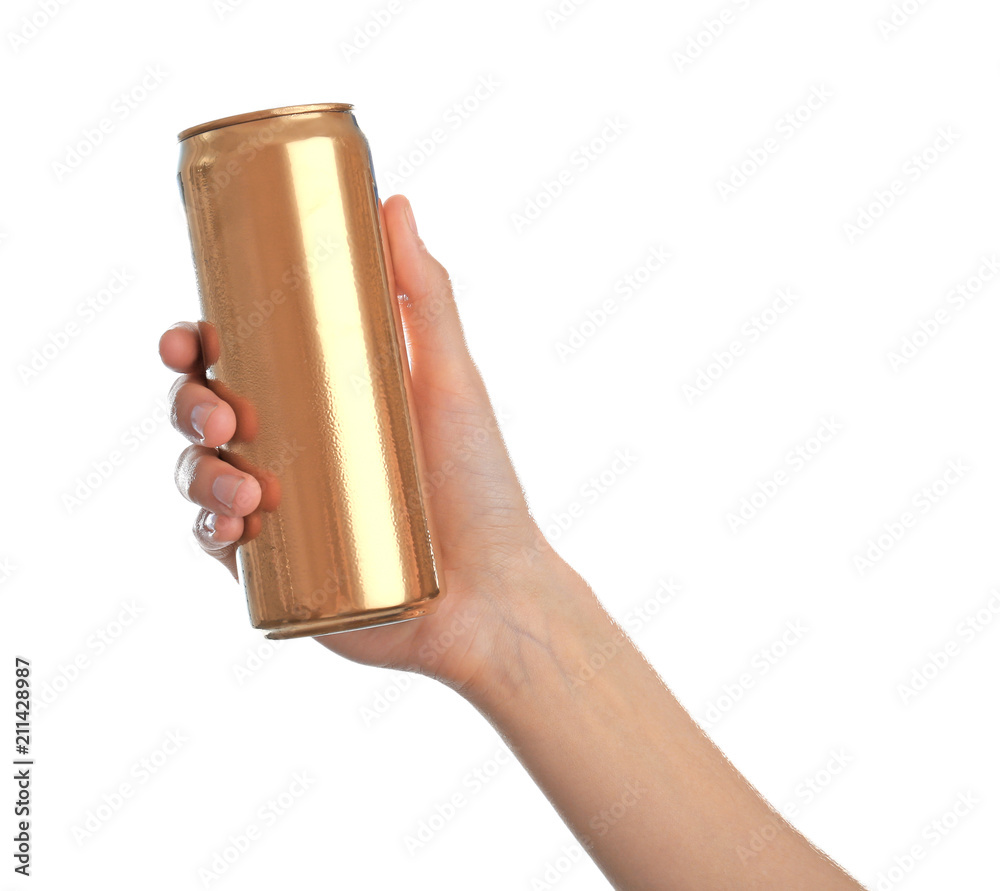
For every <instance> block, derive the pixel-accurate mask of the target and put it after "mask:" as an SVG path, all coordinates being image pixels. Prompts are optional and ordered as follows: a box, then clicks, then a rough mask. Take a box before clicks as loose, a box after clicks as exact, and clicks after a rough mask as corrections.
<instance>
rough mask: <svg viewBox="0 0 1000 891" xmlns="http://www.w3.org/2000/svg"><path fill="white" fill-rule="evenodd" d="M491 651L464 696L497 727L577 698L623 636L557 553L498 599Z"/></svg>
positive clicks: (523, 575)
mask: <svg viewBox="0 0 1000 891" xmlns="http://www.w3.org/2000/svg"><path fill="white" fill-rule="evenodd" d="M493 613H494V614H493V616H492V622H491V625H492V626H493V627H492V632H491V635H490V646H489V647H488V649H487V652H486V654H485V655H484V656H483V658H482V659H481V660H480V662H479V664H478V665H477V669H476V671H475V672H474V673H473V674H472V675H471V676H470V677H469V679H468V682H467V683H466V684H465V685H463V687H462V689H461V690H460V692H461V694H462V695H463V696H464V697H465V698H466V699H467V700H468V701H469V702H470V703H472V704H473V705H474V706H475V707H476V708H477V709H479V711H481V712H483V713H484V714H485V715H486V716H487V717H489V718H491V719H501V718H502V716H503V715H504V714H505V713H507V712H509V711H515V710H518V709H522V708H524V707H526V706H527V705H528V704H529V703H530V704H531V705H532V707H537V705H538V704H542V703H544V702H545V701H546V700H547V699H549V698H551V697H552V696H558V695H560V694H561V693H565V692H566V690H567V688H569V689H570V692H571V691H572V688H573V687H574V686H575V682H574V678H575V677H576V675H577V674H579V673H580V670H581V666H583V665H584V664H586V662H587V660H588V657H589V656H590V655H591V654H592V653H593V652H595V651H597V650H598V649H599V647H600V646H601V644H602V643H604V642H606V641H607V640H609V639H611V638H613V637H615V636H617V634H619V633H620V629H619V628H618V627H617V626H616V625H615V623H614V622H613V621H612V620H611V619H610V617H609V616H608V615H607V613H606V612H605V611H604V609H603V607H602V606H601V604H600V603H599V601H598V600H597V597H596V596H595V595H594V592H593V590H592V589H591V588H590V586H589V585H588V584H587V583H586V582H585V581H584V580H583V578H582V577H581V576H580V575H579V574H578V573H577V572H576V571H575V570H574V569H573V568H572V567H570V566H569V564H567V563H566V562H565V561H564V560H563V559H562V558H560V557H559V556H558V555H557V554H555V553H554V552H552V551H549V552H548V553H547V554H546V555H545V556H544V557H540V558H538V559H537V560H536V561H533V565H532V566H531V567H530V569H528V570H527V571H526V572H524V573H521V574H519V576H518V578H517V579H516V581H512V583H511V589H510V590H509V591H508V592H507V593H506V595H505V596H500V597H498V598H496V601H495V608H494V610H493Z"/></svg>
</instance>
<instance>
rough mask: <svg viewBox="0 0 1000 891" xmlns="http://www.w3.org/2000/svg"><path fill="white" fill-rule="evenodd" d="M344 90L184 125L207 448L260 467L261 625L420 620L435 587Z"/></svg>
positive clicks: (254, 560) (250, 574) (249, 565)
mask: <svg viewBox="0 0 1000 891" xmlns="http://www.w3.org/2000/svg"><path fill="white" fill-rule="evenodd" d="M351 108H352V106H350V105H346V104H330V105H310V106H294V107H290V108H280V109H271V110H268V111H262V112H253V113H251V114H246V115H237V116H234V117H230V118H224V119H222V120H219V121H213V122H210V123H208V124H202V125H200V126H198V127H192V128H190V129H189V130H185V131H184V132H182V133H181V134H180V137H179V138H180V140H181V159H180V172H179V176H178V178H179V181H180V186H181V194H182V197H183V200H184V205H185V209H186V214H187V220H188V227H189V230H190V234H191V245H192V249H193V254H194V261H195V268H196V270H197V274H198V285H199V291H200V295H201V305H202V314H203V321H202V322H201V323H200V327H201V338H202V350H203V353H204V356H205V362H206V365H207V376H208V379H209V380H208V385H209V386H210V387H211V388H212V389H213V390H214V391H215V392H216V393H217V394H218V395H219V396H220V397H221V398H223V399H225V400H226V401H228V402H229V403H230V404H231V405H232V406H233V408H234V410H235V412H236V416H237V430H236V434H235V436H234V437H233V439H232V441H231V442H230V443H228V444H227V445H226V446H224V447H222V448H221V449H220V450H219V451H220V456H221V457H223V458H224V459H225V460H227V461H229V462H230V463H232V464H233V465H235V466H236V467H239V468H240V469H242V470H245V471H247V472H249V473H252V474H254V475H255V476H256V477H257V478H258V479H259V480H260V481H261V488H262V490H263V496H262V501H261V506H260V508H258V510H256V511H255V512H254V513H253V514H251V515H250V517H248V518H247V521H246V532H245V533H244V538H243V540H241V542H240V545H239V547H238V549H237V564H238V568H239V577H240V580H241V582H242V583H243V586H244V589H245V591H246V596H247V603H248V605H249V608H250V618H251V622H252V624H253V626H254V627H255V628H261V629H264V630H266V631H267V637H269V638H275V639H280V638H289V637H303V636H308V635H320V634H327V633H330V632H334V631H346V630H349V629H352V628H362V627H366V626H370V625H381V624H386V623H389V622H398V621H403V620H405V619H411V618H416V617H417V616H421V615H424V614H426V613H429V612H432V611H433V610H434V608H435V607H436V604H437V599H438V598H439V597H440V596H442V594H443V592H442V587H441V579H440V577H439V571H438V568H437V566H436V564H435V544H434V533H433V529H432V527H431V524H430V522H429V519H428V516H427V512H426V510H425V498H424V494H423V491H422V488H421V482H422V479H424V478H425V475H424V472H423V458H422V454H421V452H420V446H419V437H418V436H416V435H415V433H416V431H415V426H414V424H415V418H414V417H413V413H412V402H411V400H412V396H411V392H410V386H409V371H408V366H407V362H406V356H405V352H404V347H403V345H402V343H401V336H400V335H401V331H402V328H401V323H400V319H399V307H398V305H397V302H396V299H395V295H393V294H392V293H390V285H389V278H388V275H387V270H386V260H385V256H384V251H383V245H382V236H381V231H380V226H379V217H378V203H377V201H378V199H377V193H376V189H375V181H374V175H373V173H372V169H371V161H370V155H369V151H368V143H367V141H366V140H365V137H364V135H363V134H362V132H361V130H360V129H359V128H358V126H357V122H356V121H355V118H354V114H353V112H352V111H351Z"/></svg>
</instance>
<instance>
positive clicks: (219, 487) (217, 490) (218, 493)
mask: <svg viewBox="0 0 1000 891" xmlns="http://www.w3.org/2000/svg"><path fill="white" fill-rule="evenodd" d="M241 485H243V477H241V476H233V475H232V474H231V473H225V474H223V475H222V476H217V477H216V478H215V482H214V483H212V494H213V495H214V496H215V497H216V498H218V499H219V501H221V502H222V503H223V504H224V505H225V506H226V507H232V506H233V502H234V501H235V500H236V493H237V491H238V490H239V488H240V486H241Z"/></svg>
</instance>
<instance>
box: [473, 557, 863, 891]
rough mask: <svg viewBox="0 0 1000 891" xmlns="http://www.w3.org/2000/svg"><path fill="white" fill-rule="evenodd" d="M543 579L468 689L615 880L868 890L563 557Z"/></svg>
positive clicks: (662, 885) (646, 885) (623, 884)
mask: <svg viewBox="0 0 1000 891" xmlns="http://www.w3.org/2000/svg"><path fill="white" fill-rule="evenodd" d="M544 578H545V581H544V583H543V584H544V585H546V586H547V590H545V591H537V592H534V596H533V597H532V598H531V600H532V602H536V603H539V604H540V603H542V602H544V603H545V609H538V610H527V613H528V615H529V617H530V616H533V617H531V618H529V619H528V621H527V622H526V623H516V624H513V623H512V628H511V632H510V634H508V635H505V637H504V639H503V642H502V644H501V645H500V646H498V649H497V652H496V653H495V658H494V659H492V660H491V663H490V666H489V667H488V668H487V670H486V671H484V673H483V675H482V677H481V678H479V679H478V681H477V683H476V684H474V685H473V686H472V687H471V688H470V689H469V690H468V691H466V695H467V697H468V698H469V699H470V701H471V702H472V703H473V704H474V705H475V706H476V707H477V708H478V709H479V710H480V711H481V712H482V713H483V714H484V715H485V716H486V717H487V719H488V720H490V722H491V723H492V724H493V725H494V726H495V727H496V728H497V730H498V731H499V733H500V734H501V735H502V736H503V737H504V739H505V740H506V741H507V742H508V744H509V745H510V746H511V748H512V750H513V751H514V752H515V754H516V755H517V757H518V758H519V760H520V761H521V763H522V764H523V765H524V767H525V768H526V769H527V770H528V772H529V773H530V774H531V775H532V777H533V778H534V780H535V781H536V782H537V783H538V785H539V787H540V788H541V789H542V790H543V791H544V792H545V794H546V795H547V796H548V798H549V800H550V801H551V802H552V804H553V806H554V807H555V808H556V810H557V811H558V812H559V814H560V815H561V816H562V818H563V820H564V821H565V822H566V823H567V825H568V826H569V827H570V829H571V830H572V831H573V833H574V834H575V835H576V836H577V838H578V839H580V841H581V843H583V844H584V846H585V847H586V848H587V849H588V851H589V853H590V855H591V857H593V859H594V860H595V862H596V863H597V864H598V866H599V867H600V868H601V869H602V870H603V871H604V873H605V875H606V876H607V877H608V879H609V880H610V881H611V882H612V884H613V885H614V886H615V887H616V888H621V889H654V888H655V889H699V891H705V889H711V888H720V889H721V888H725V889H744V888H746V889H757V888H782V889H784V888H793V887H795V888H810V889H819V891H826V889H858V888H859V887H860V886H859V885H858V884H857V883H856V882H854V881H853V880H852V879H850V878H849V877H847V876H846V875H845V874H844V873H843V872H842V871H841V870H840V869H839V868H838V867H837V866H836V865H835V864H833V863H831V862H830V861H829V860H828V859H827V858H826V857H825V856H823V855H822V854H821V853H819V852H818V851H816V850H815V849H814V848H813V847H812V846H811V845H810V844H809V843H808V842H807V841H806V840H805V839H804V838H803V837H802V836H801V835H800V834H799V833H797V832H796V831H795V830H794V828H792V827H791V826H790V825H789V824H788V823H787V822H786V821H785V820H783V819H782V818H781V817H780V816H779V815H778V814H777V813H776V812H775V811H773V810H772V809H771V808H770V807H768V805H767V804H766V803H765V802H764V801H763V800H762V799H761V798H760V796H759V795H758V794H757V793H756V792H755V790H754V789H753V788H752V787H751V786H750V785H749V784H748V783H747V782H746V780H745V779H744V778H743V777H742V776H741V775H740V774H739V773H738V772H737V771H736V770H735V769H734V768H733V767H732V765H730V763H729V762H728V761H727V760H726V758H725V757H724V756H723V755H722V753H721V752H720V751H719V750H718V749H717V748H716V747H715V746H714V745H713V744H712V742H711V741H710V740H709V739H708V737H707V736H705V734H704V733H703V732H702V731H701V729H700V728H699V727H698V725H697V724H696V723H695V722H694V721H693V720H692V719H691V717H690V716H689V715H688V714H687V713H686V712H685V711H684V709H683V708H682V707H681V706H680V704H679V703H678V702H677V700H676V699H675V698H674V697H673V695H672V694H671V693H670V691H669V690H668V689H667V688H666V687H665V686H664V684H663V682H662V681H661V680H660V678H659V677H658V676H657V674H656V672H655V671H654V670H653V669H652V667H651V666H650V665H649V664H648V663H647V662H646V660H645V659H644V658H643V657H642V655H641V654H640V653H639V651H638V650H637V649H636V648H635V647H634V645H633V644H632V642H631V641H630V640H629V638H628V637H627V636H626V635H625V633H624V632H623V631H622V630H621V628H620V627H619V626H618V625H617V624H616V623H615V622H614V621H613V620H612V619H611V618H610V617H609V616H608V615H607V613H606V612H605V611H604V609H603V608H602V607H601V606H600V604H599V603H598V601H597V599H596V598H595V597H594V595H593V593H592V592H591V591H590V589H589V588H588V587H587V586H586V584H585V583H583V582H582V580H580V578H579V576H577V575H576V573H574V572H572V570H570V569H569V568H568V567H566V566H565V564H561V561H553V562H552V566H551V568H550V569H549V570H547V572H546V574H545V576H544ZM768 827H771V828H773V829H774V834H773V837H771V840H770V841H769V842H768V843H767V845H766V846H765V847H764V848H763V850H760V851H757V852H756V854H755V856H753V857H747V855H746V851H747V850H748V847H749V845H750V844H751V836H752V834H753V833H757V834H758V836H757V837H759V833H760V832H761V830H762V829H765V830H766V829H767V828H768ZM765 835H766V836H769V835H771V833H769V832H765ZM741 852H742V856H741Z"/></svg>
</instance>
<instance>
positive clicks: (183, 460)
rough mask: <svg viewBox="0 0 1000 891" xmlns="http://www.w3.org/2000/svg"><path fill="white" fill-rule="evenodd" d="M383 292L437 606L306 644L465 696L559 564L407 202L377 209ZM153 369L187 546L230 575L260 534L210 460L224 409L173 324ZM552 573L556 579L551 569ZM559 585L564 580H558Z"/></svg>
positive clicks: (219, 464)
mask: <svg viewBox="0 0 1000 891" xmlns="http://www.w3.org/2000/svg"><path fill="white" fill-rule="evenodd" d="M380 218H381V225H382V238H383V247H384V249H385V256H386V263H387V267H388V272H389V281H390V288H391V290H392V293H393V294H399V295H400V296H401V297H402V295H405V298H404V299H401V300H400V307H401V314H402V319H403V324H404V327H405V329H406V333H407V339H408V341H409V347H408V352H409V357H410V371H411V381H412V385H413V402H414V405H415V409H416V413H417V419H416V420H417V426H418V429H419V433H420V436H421V441H422V444H423V452H424V456H425V463H426V467H427V471H428V475H429V477H430V478H431V479H432V480H433V481H434V482H433V484H432V485H429V486H428V489H429V491H428V495H429V499H428V510H429V511H430V512H431V514H432V519H433V522H434V524H435V527H436V531H437V534H438V544H439V547H440V553H439V554H438V555H436V556H437V558H438V564H439V567H440V571H441V572H442V574H443V577H444V581H445V589H446V592H447V593H446V596H445V597H443V598H442V599H441V601H440V602H439V604H438V608H437V610H436V611H435V612H434V613H432V614H430V615H428V616H424V617H422V618H420V619H419V620H415V621H410V622H403V623H399V624H395V625H386V626H380V627H375V628H367V629H360V630H357V631H351V632H347V633H340V634H333V635H326V636H323V637H320V638H317V640H319V641H320V642H321V643H322V644H324V645H325V646H326V647H328V648H329V649H331V650H333V651H334V652H336V653H339V654H340V655H342V656H345V657H347V658H349V659H353V660H355V661H357V662H363V663H366V664H377V665H382V666H386V667H392V668H399V669H407V670H413V671H419V672H421V673H425V674H429V675H432V676H434V677H437V678H439V679H440V680H442V681H444V682H446V683H448V684H450V685H451V686H454V687H455V688H457V689H460V690H465V689H466V688H468V687H469V686H470V685H472V684H474V683H475V682H476V681H477V680H479V681H481V682H483V683H488V682H489V681H486V680H484V673H485V669H487V668H488V667H489V666H490V665H491V664H493V663H494V662H495V660H496V659H497V658H498V657H499V658H502V654H504V653H512V652H513V648H512V646H511V644H512V643H513V640H512V637H517V636H519V635H529V634H533V633H534V632H533V631H529V626H528V623H529V620H533V619H534V618H536V617H537V616H538V614H539V612H540V610H541V606H540V604H539V601H538V598H537V597H536V596H535V593H536V592H537V591H540V590H541V588H542V587H543V586H545V582H544V578H545V575H546V573H547V572H548V571H549V570H551V569H554V568H555V565H556V564H557V563H561V561H558V558H556V557H555V555H554V554H553V552H552V551H551V550H550V549H549V548H548V547H547V545H545V543H544V538H543V537H542V534H541V532H540V530H539V529H538V527H537V525H536V524H535V522H534V521H533V520H532V518H531V516H530V514H529V512H528V507H527V504H526V503H525V499H524V495H523V492H522V490H521V487H520V485H519V483H518V481H517V476H516V474H515V472H514V469H513V467H512V466H511V462H510V458H509V456H508V454H507V450H506V448H505V447H504V444H503V441H502V439H501V436H500V432H499V430H498V427H497V421H496V416H495V414H494V412H493V409H492V407H491V405H490V401H489V396H488V395H487V392H486V388H485V386H484V384H483V381H482V378H481V377H480V375H479V372H478V370H477V369H476V366H475V364H474V362H473V360H472V358H471V356H470V355H469V351H468V348H467V346H466V343H465V338H464V335H463V333H462V327H461V323H460V321H459V318H458V312H457V310H456V307H455V302H454V296H453V293H452V288H451V282H450V280H449V278H448V273H447V272H446V270H445V269H444V267H443V266H442V265H441V264H440V263H439V262H438V261H437V260H436V259H434V257H433V256H431V254H430V253H429V252H428V251H427V249H426V247H425V246H424V243H423V241H422V240H421V238H420V237H419V235H418V234H417V231H416V225H415V223H414V222H413V216H412V210H411V208H410V205H409V202H408V201H407V200H406V199H405V198H404V197H402V196H393V197H392V198H390V199H389V200H388V201H387V202H386V203H385V205H384V207H382V208H380ZM160 356H161V358H162V359H163V362H164V363H165V364H166V365H167V366H168V367H170V368H172V369H173V370H175V371H178V372H181V377H180V378H178V380H177V381H176V383H175V384H174V386H173V387H172V389H171V393H170V397H171V404H172V412H171V416H172V421H173V424H174V426H175V427H176V428H177V429H178V430H179V431H180V432H181V433H183V434H184V435H185V436H187V438H188V439H190V440H191V441H192V445H190V446H188V447H187V448H186V449H185V450H184V451H183V452H182V453H181V455H180V459H179V460H178V463H177V467H176V474H175V475H176V482H177V486H178V488H179V489H180V491H181V494H183V495H184V496H185V497H186V498H187V499H188V500H190V501H193V502H194V503H195V504H198V505H200V506H201V510H200V511H199V513H198V515H197V519H196V521H195V524H194V534H195V537H196V539H197V540H198V542H199V544H200V545H201V547H202V548H203V549H204V550H205V551H206V552H207V553H208V554H210V555H211V556H213V557H215V558H216V559H217V560H219V561H220V562H221V563H223V564H224V565H225V566H226V567H227V568H228V569H229V570H230V572H232V573H233V575H234V576H235V574H236V547H237V544H239V543H242V542H246V541H249V540H250V539H252V538H253V537H254V536H255V535H256V534H257V531H258V530H259V524H260V513H261V505H260V500H261V487H260V484H259V483H258V481H257V480H256V479H255V478H254V477H253V476H251V475H249V474H247V473H243V472H242V471H239V470H237V469H236V468H235V467H233V466H232V465H231V464H228V463H227V462H226V461H224V460H223V459H222V458H221V457H220V456H219V454H218V453H217V452H216V448H217V447H218V446H221V445H223V444H225V443H226V442H227V441H228V440H229V439H230V438H231V437H232V436H233V434H234V432H235V430H236V415H235V413H234V411H233V408H232V407H231V406H230V405H229V404H227V403H226V402H225V401H223V400H222V399H220V398H219V396H218V395H216V393H215V392H213V391H212V390H211V389H209V387H208V386H207V385H206V379H205V367H204V362H203V357H202V355H201V346H200V341H199V337H198V328H197V326H196V325H195V324H193V323H190V322H184V323H179V324H178V325H175V326H174V327H172V328H170V329H169V330H168V331H166V332H165V333H164V334H163V336H162V337H161V339H160ZM562 570H563V571H567V570H568V567H565V565H564V564H563V565H562ZM570 572H571V570H570Z"/></svg>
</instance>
